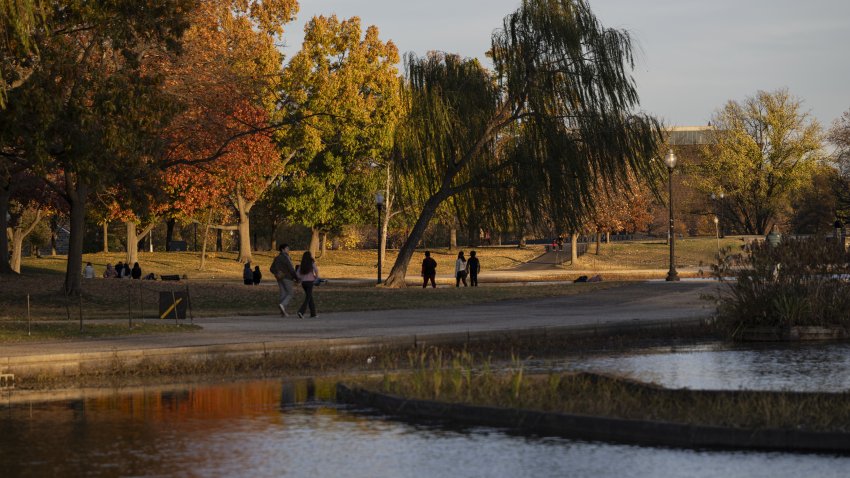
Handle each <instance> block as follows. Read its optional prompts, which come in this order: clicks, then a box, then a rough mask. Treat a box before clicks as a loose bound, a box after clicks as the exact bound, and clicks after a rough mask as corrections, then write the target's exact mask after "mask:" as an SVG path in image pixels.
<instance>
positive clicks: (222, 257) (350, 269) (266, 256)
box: [22, 247, 543, 280]
mask: <svg viewBox="0 0 850 478" xmlns="http://www.w3.org/2000/svg"><path fill="white" fill-rule="evenodd" d="M463 250H464V251H465V252H467V254H468V252H469V251H470V250H471V249H469V248H464V249H463ZM475 250H476V251H477V252H478V255H479V257H480V259H481V261H482V267H483V268H485V270H489V271H493V270H501V269H510V268H512V267H515V266H517V265H519V264H521V263H523V262H526V261H529V260H531V259H533V258H535V257H537V256H538V255H540V254H542V253H543V248H542V247H531V248H525V249H518V248H516V247H485V248H476V249H475ZM302 253H303V251H293V252H292V253H290V256H291V257H292V260H293V262H295V263H296V264H297V263H298V262H300V260H301V255H302ZM397 254H398V252H397V251H387V257H386V258H385V260H384V271H383V272H384V273H385V274H387V273H389V270H390V268H391V267H392V265H393V262H394V261H395V259H396V256H397ZM276 255H277V253H276V252H275V253H272V252H268V251H262V252H254V253H253V259H254V260H253V264H252V265H254V266H260V271H262V273H263V276H264V277H265V278H266V279H271V272H269V267H270V266H271V263H272V260H273V259H274V257H275V256H276ZM431 256H432V257H433V258H434V259H435V260H436V261H437V264H438V266H437V272H438V274H446V273H451V272H453V271H454V261H455V259H456V258H457V251H449V250H447V249H432V250H431ZM236 257H237V254H236V253H234V252H215V253H209V252H208V253H207V259H206V261H205V265H204V270H202V271H201V270H198V268H199V266H200V260H201V254H200V252H139V265H140V266H141V267H142V271H143V272H144V274H147V273H149V272H153V273H155V274H157V275H161V274H178V275H181V276H182V275H186V276H188V277H189V278H190V279H231V280H241V279H242V267H243V266H242V264H240V263H238V262H236ZM424 257H425V256H424V251H417V252H416V253H415V254H414V255H413V259H412V260H411V263H410V267H409V269H408V272H409V274H410V275H412V276H418V274H419V269H418V265H419V264H421V263H422V259H423V258H424ZM125 259H126V254H124V253H119V252H113V253H109V254H103V253H97V254H84V255H83V264H84V265H85V263H86V262H91V263H92V265H93V266H94V268H95V271H96V273H97V276H98V277H100V276H102V275H103V271H104V270H106V264H113V265H115V264H116V263H117V262H118V261H124V260H125ZM317 262H318V265H319V269H320V272H321V275H322V276H323V277H327V278H354V279H371V278H373V277H376V274H377V263H378V253H377V251H375V250H341V251H325V253H324V255H322V256H320V257H319V258H318V260H317ZM65 264H66V258H65V256H55V257H50V256H46V257H41V258H36V257H26V258H24V260H23V266H22V269H23V272H24V273H45V274H50V273H53V274H64V273H65Z"/></svg>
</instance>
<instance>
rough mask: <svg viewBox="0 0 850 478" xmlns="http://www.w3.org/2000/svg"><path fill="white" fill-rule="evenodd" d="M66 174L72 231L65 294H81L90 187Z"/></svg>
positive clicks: (69, 241) (69, 240) (69, 242)
mask: <svg viewBox="0 0 850 478" xmlns="http://www.w3.org/2000/svg"><path fill="white" fill-rule="evenodd" d="M69 176H71V175H70V174H66V180H65V184H66V185H67V186H66V188H67V189H66V191H67V199H68V202H69V203H70V206H71V217H70V222H71V225H70V227H71V231H70V237H69V238H68V262H67V265H66V268H65V295H69V296H71V295H80V280H81V277H82V274H83V237H84V236H85V233H86V231H85V228H86V200H87V199H88V193H89V191H88V187H87V186H86V185H84V184H80V183H78V184H76V185H74V184H73V181H72V180H71V178H69Z"/></svg>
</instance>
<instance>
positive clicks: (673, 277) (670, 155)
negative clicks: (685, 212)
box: [664, 149, 679, 282]
mask: <svg viewBox="0 0 850 478" xmlns="http://www.w3.org/2000/svg"><path fill="white" fill-rule="evenodd" d="M664 164H666V165H667V172H668V176H667V187H668V192H669V197H668V199H667V201H668V204H669V206H670V209H669V213H670V229H669V232H668V234H669V235H670V270H669V271H668V272H667V279H666V280H667V281H668V282H672V281H677V280H679V274H678V273H676V235H675V234H674V233H673V168H675V167H676V153H674V152H673V150H672V149H671V150H669V151H667V155H666V156H664Z"/></svg>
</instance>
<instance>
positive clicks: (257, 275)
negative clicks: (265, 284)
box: [252, 266, 263, 285]
mask: <svg viewBox="0 0 850 478" xmlns="http://www.w3.org/2000/svg"><path fill="white" fill-rule="evenodd" d="M252 279H253V281H254V285H259V284H260V281H261V280H262V279H263V273H262V272H260V266H257V267H255V268H254V274H253V277H252Z"/></svg>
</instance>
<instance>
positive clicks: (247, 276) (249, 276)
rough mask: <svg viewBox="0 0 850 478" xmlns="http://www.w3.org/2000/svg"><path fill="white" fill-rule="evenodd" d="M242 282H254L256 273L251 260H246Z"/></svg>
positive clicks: (248, 283)
mask: <svg viewBox="0 0 850 478" xmlns="http://www.w3.org/2000/svg"><path fill="white" fill-rule="evenodd" d="M242 282H243V283H244V284H245V285H252V284H253V283H254V273H253V272H252V271H251V263H250V262H246V263H245V267H243V268H242Z"/></svg>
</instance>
